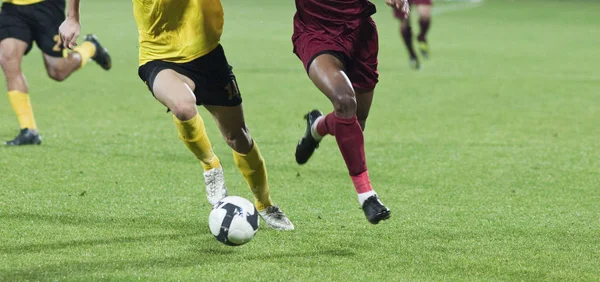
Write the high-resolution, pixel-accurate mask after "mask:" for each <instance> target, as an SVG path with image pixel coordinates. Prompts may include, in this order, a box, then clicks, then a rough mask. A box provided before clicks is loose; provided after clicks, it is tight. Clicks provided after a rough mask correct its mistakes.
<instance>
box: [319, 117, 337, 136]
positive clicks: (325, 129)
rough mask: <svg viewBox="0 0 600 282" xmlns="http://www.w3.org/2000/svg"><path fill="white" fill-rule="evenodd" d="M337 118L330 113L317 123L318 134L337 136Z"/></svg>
mask: <svg viewBox="0 0 600 282" xmlns="http://www.w3.org/2000/svg"><path fill="white" fill-rule="evenodd" d="M335 119H336V116H335V115H334V114H333V113H329V114H328V115H326V116H325V117H323V118H322V119H321V120H319V123H317V133H319V135H321V136H325V135H328V134H331V135H335V122H336V120H335Z"/></svg>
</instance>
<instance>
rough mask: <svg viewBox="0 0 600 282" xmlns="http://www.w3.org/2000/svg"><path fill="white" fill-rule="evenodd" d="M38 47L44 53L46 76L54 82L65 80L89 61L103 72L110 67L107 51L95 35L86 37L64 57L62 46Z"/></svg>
mask: <svg viewBox="0 0 600 282" xmlns="http://www.w3.org/2000/svg"><path fill="white" fill-rule="evenodd" d="M54 38H57V37H54ZM58 38H59V37H58ZM38 42H39V41H38ZM59 43H60V42H59ZM38 44H40V43H38ZM40 45H41V46H40V49H42V51H43V52H44V64H45V66H46V71H47V72H48V76H49V77H50V78H52V79H54V80H56V81H63V80H65V79H67V77H69V76H70V75H71V74H72V73H74V72H75V71H77V70H79V69H81V68H83V67H84V66H85V65H86V64H87V62H88V61H89V60H93V61H95V62H96V63H97V64H98V65H99V66H100V67H102V68H103V69H104V70H109V69H110V68H111V67H112V62H111V57H110V54H109V53H108V50H107V49H106V48H104V47H103V46H102V45H101V44H100V41H99V40H98V38H97V37H96V36H95V35H91V34H88V35H86V36H85V37H84V41H83V43H82V44H81V45H79V46H77V47H75V49H74V50H73V52H69V54H68V55H67V56H66V57H63V55H62V53H63V49H62V48H63V47H62V44H59V45H53V46H47V47H42V46H44V45H42V44H40Z"/></svg>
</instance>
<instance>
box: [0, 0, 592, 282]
mask: <svg viewBox="0 0 600 282" xmlns="http://www.w3.org/2000/svg"><path fill="white" fill-rule="evenodd" d="M83 2H84V4H83V7H82V10H83V20H82V21H83V32H84V33H87V32H94V33H96V34H98V36H99V37H100V39H101V40H102V41H103V43H104V44H105V45H106V46H107V47H108V48H109V49H110V51H111V54H112V55H113V62H114V69H113V70H112V71H110V72H103V71H102V70H101V69H100V68H98V67H97V66H95V65H93V63H91V64H90V65H89V66H87V67H86V68H85V69H84V70H82V71H80V72H78V73H76V74H74V75H73V76H72V77H71V78H69V79H68V81H66V82H64V83H56V82H53V81H51V80H50V79H49V78H47V76H46V74H45V71H44V69H43V63H42V60H41V56H40V53H39V51H37V50H34V51H33V52H32V53H31V54H30V55H29V56H27V57H26V59H25V62H24V70H25V73H26V75H27V78H28V81H29V85H30V89H31V91H30V92H31V97H32V103H33V106H34V110H35V116H36V118H37V122H38V126H39V128H40V132H41V133H42V136H43V138H44V144H43V145H42V146H38V147H22V148H0V165H1V168H0V280H1V281H13V280H138V279H141V280H160V281H162V280H187V281H189V280H203V281H235V280H240V281H342V280H344V281H367V280H368V281H398V280H421V281H422V280H425V281H429V280H446V279H447V280H485V281H487V280H509V281H515V280H526V281H529V280H569V281H580V280H595V281H598V280H600V247H599V246H600V142H599V140H600V126H599V121H600V96H599V94H600V71H599V70H598V67H599V66H600V53H599V52H598V51H599V50H600V49H599V46H600V28H599V27H600V19H599V18H598V16H597V12H598V10H599V9H600V2H598V1H591V0H590V1H575V0H574V1H552V0H539V1H534V0H523V1H504V0H486V1H485V2H482V3H481V4H480V5H475V4H465V3H464V2H437V3H436V15H435V17H434V22H433V28H432V32H431V34H430V42H431V48H432V59H431V60H430V61H427V62H425V65H424V69H423V70H422V71H420V72H414V71H411V70H410V69H409V68H408V60H407V55H406V51H405V50H404V47H403V46H402V45H401V41H400V39H399V36H398V31H397V30H398V23H397V21H396V20H395V19H394V18H393V17H392V13H391V11H390V9H388V8H387V7H385V5H384V4H383V2H384V1H383V0H377V1H375V2H377V6H378V9H379V11H378V13H377V14H376V16H375V20H376V21H377V23H378V26H379V32H380V45H381V46H380V47H381V50H380V72H381V77H380V79H381V81H380V84H379V86H378V88H377V91H376V98H375V103H374V106H373V109H372V113H371V116H370V119H369V125H368V128H367V132H366V133H365V134H366V135H365V136H366V142H367V157H368V163H369V167H370V172H371V176H372V180H373V182H374V185H375V188H376V190H377V191H378V193H379V194H380V196H381V198H382V200H383V201H384V202H385V203H386V204H387V205H388V206H389V207H390V208H391V209H392V218H391V219H390V220H389V221H387V222H383V223H382V224H379V225H377V226H373V225H370V224H368V223H367V221H366V220H365V219H364V215H363V214H362V210H360V209H359V207H358V204H357V201H356V194H355V191H354V189H353V187H352V184H351V182H350V180H349V178H348V176H347V172H346V169H345V166H344V164H343V160H342V158H341V156H340V153H339V151H338V149H337V147H336V144H335V141H334V140H333V138H329V139H326V140H325V141H324V142H323V143H322V144H321V148H320V149H319V150H318V151H317V154H316V155H315V157H314V158H313V159H312V160H311V162H310V163H309V164H308V165H307V166H303V167H299V166H298V165H296V164H295V161H294V157H293V152H294V148H295V144H296V142H297V140H298V138H299V137H300V135H301V133H302V132H303V130H304V124H303V121H302V119H301V118H302V115H303V114H304V113H305V112H306V111H308V110H310V109H312V108H314V107H318V108H320V109H322V110H324V111H329V110H330V109H331V106H330V105H329V103H328V101H327V100H326V98H325V97H324V96H322V95H321V94H320V93H319V92H318V91H317V90H316V88H315V87H314V86H312V84H311V82H310V81H309V80H308V79H307V77H306V74H305V72H304V70H303V68H302V64H301V63H300V61H298V60H297V58H296V57H295V55H294V54H292V52H291V51H292V46H291V41H290V37H291V31H292V16H293V13H294V9H295V8H294V4H293V1H269V0H260V1H242V0H225V1H224V7H225V12H226V26H225V34H224V37H223V45H224V47H225V49H226V51H227V52H228V57H229V60H230V63H231V64H232V65H234V67H235V71H236V74H237V76H238V81H239V84H240V86H241V89H242V92H243V95H244V98H245V101H244V104H245V110H246V114H247V121H248V124H249V126H250V129H251V131H252V134H253V136H254V138H255V139H256V140H257V142H258V143H259V144H260V145H261V149H262V152H263V155H264V157H265V159H266V161H267V166H268V169H269V176H270V181H271V186H272V187H271V190H272V196H273V199H274V200H275V201H276V202H277V203H278V204H279V205H280V206H281V207H282V208H283V209H284V211H286V213H287V214H288V216H289V217H290V218H291V219H292V221H293V222H294V223H295V225H296V230H295V231H293V232H289V233H284V232H276V231H273V230H269V229H268V228H266V226H265V225H264V223H262V226H261V229H260V230H259V232H258V234H257V236H256V238H255V239H254V241H252V242H251V243H249V244H247V245H245V246H242V247H236V248H233V247H228V246H225V245H222V244H221V243H219V242H217V241H216V240H215V239H214V238H213V236H212V235H211V234H210V232H209V230H208V226H207V217H208V213H209V211H210V206H209V205H208V203H207V202H206V200H205V195H204V191H203V189H204V188H203V179H202V174H201V167H200V166H199V165H198V163H197V161H196V160H195V159H194V157H193V156H192V155H191V154H190V153H189V152H188V151H187V149H186V148H185V147H184V146H183V145H182V144H181V142H180V141H179V140H178V138H177V133H176V130H175V128H174V126H173V124H172V120H171V118H170V116H169V115H168V114H166V113H165V111H164V108H163V107H162V106H161V105H159V103H157V102H156V101H154V99H153V98H152V96H151V95H150V93H149V92H148V91H147V89H146V87H145V85H144V84H143V83H142V82H141V81H140V80H139V78H138V76H137V52H138V51H137V29H136V27H135V23H134V21H133V17H132V11H131V2H130V1H123V0H87V1H83ZM107 17H110V18H111V20H108V21H107V20H106V18H107ZM415 28H416V26H415ZM1 84H2V85H0V88H1V89H5V86H4V82H2V83H1ZM201 114H204V115H205V117H208V116H207V115H206V111H204V110H203V111H202V112H201ZM206 121H207V127H208V131H209V132H208V133H209V135H210V136H211V139H212V141H213V144H214V146H215V150H216V153H217V154H218V155H219V156H220V157H221V160H222V162H223V164H224V168H225V170H226V178H227V182H228V186H229V188H230V194H232V195H240V196H243V197H246V198H250V197H251V193H250V191H249V190H248V189H247V187H246V184H245V182H244V180H243V178H242V177H241V175H240V174H239V172H238V171H237V169H236V167H235V164H234V163H233V159H232V158H231V151H230V149H229V148H228V147H227V145H226V144H225V142H224V141H222V139H221V138H220V135H219V134H218V131H217V128H216V126H215V124H214V122H212V120H210V119H209V118H206ZM17 129H18V126H17V122H16V119H15V117H14V114H13V112H12V110H11V108H10V105H9V103H8V100H7V99H6V98H2V99H0V138H2V140H8V139H11V138H12V137H14V135H15V134H16V133H17Z"/></svg>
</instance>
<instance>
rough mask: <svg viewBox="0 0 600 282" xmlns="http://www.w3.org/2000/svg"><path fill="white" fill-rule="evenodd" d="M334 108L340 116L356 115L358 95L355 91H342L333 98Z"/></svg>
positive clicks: (349, 116)
mask: <svg viewBox="0 0 600 282" xmlns="http://www.w3.org/2000/svg"><path fill="white" fill-rule="evenodd" d="M332 102H333V108H334V111H335V113H336V115H337V116H338V117H342V118H351V117H353V116H355V115H356V97H354V95H353V93H351V92H350V93H340V94H338V95H335V96H334V98H333V99H332Z"/></svg>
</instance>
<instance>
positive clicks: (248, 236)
mask: <svg viewBox="0 0 600 282" xmlns="http://www.w3.org/2000/svg"><path fill="white" fill-rule="evenodd" d="M258 218H259V217H258V211H257V210H256V208H255V207H254V205H253V204H252V203H251V202H250V201H248V200H246V199H244V198H242V197H238V196H229V197H225V198H223V199H221V200H220V201H219V202H218V203H217V204H215V205H214V207H213V210H212V211H211V212H210V215H209V216H208V227H209V228H210V232H211V233H212V234H213V235H215V238H217V240H218V241H219V242H221V243H223V244H226V245H229V246H240V245H243V244H246V243H248V242H250V241H251V240H252V238H254V235H255V234H256V231H257V230H258V222H259V219H258Z"/></svg>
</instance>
